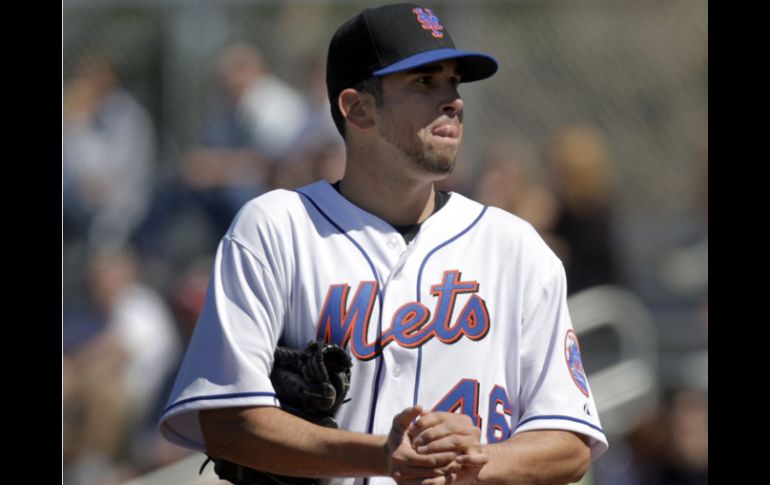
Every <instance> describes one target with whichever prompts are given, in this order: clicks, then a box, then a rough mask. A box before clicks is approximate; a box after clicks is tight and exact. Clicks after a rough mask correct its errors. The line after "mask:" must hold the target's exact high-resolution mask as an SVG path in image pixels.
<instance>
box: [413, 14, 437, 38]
mask: <svg viewBox="0 0 770 485" xmlns="http://www.w3.org/2000/svg"><path fill="white" fill-rule="evenodd" d="M412 13H414V14H415V15H417V20H419V21H420V25H422V28H423V29H425V30H430V33H431V34H432V35H433V37H436V38H437V39H440V38H442V37H444V34H443V33H441V32H440V31H441V30H444V26H443V25H441V22H440V21H439V19H438V17H436V16H435V15H434V14H433V11H432V10H431V9H429V8H420V7H418V8H413V9H412Z"/></svg>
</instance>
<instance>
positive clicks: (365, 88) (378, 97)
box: [331, 77, 384, 139]
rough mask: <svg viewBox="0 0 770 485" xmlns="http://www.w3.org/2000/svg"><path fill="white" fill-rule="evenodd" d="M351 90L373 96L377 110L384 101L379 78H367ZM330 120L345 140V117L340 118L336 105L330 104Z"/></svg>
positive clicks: (340, 113)
mask: <svg viewBox="0 0 770 485" xmlns="http://www.w3.org/2000/svg"><path fill="white" fill-rule="evenodd" d="M353 89H355V90H356V91H359V92H362V93H369V94H371V95H373V96H374V101H375V103H376V105H377V107H378V108H381V107H382V104H383V101H384V95H383V90H382V78H381V77H369V78H366V79H364V80H363V81H361V82H360V83H358V84H356V85H355V86H353ZM331 110H332V119H333V120H334V124H335V125H336V126H337V131H339V132H340V135H342V138H343V139H345V117H344V116H342V112H340V109H339V107H338V105H337V103H332V105H331Z"/></svg>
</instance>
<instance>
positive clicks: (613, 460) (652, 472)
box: [593, 387, 708, 485]
mask: <svg viewBox="0 0 770 485" xmlns="http://www.w3.org/2000/svg"><path fill="white" fill-rule="evenodd" d="M611 443H612V446H610V450H611V451H608V452H607V454H606V455H605V456H604V457H603V458H602V460H600V461H598V462H596V463H595V464H594V465H593V485H707V484H708V395H707V393H705V392H703V391H701V390H694V389H690V388H686V387H683V388H677V389H673V390H671V391H670V392H669V393H668V396H667V397H666V398H665V399H663V401H662V402H661V403H660V405H659V407H658V408H657V410H655V411H654V412H652V413H650V414H649V415H648V416H646V417H645V418H644V419H642V420H641V421H640V422H639V424H638V425H637V426H636V427H635V428H634V429H633V430H632V431H631V432H629V433H627V434H626V435H625V436H622V437H620V436H619V437H617V438H614V439H611Z"/></svg>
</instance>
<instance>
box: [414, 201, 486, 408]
mask: <svg viewBox="0 0 770 485" xmlns="http://www.w3.org/2000/svg"><path fill="white" fill-rule="evenodd" d="M486 211H487V206H484V208H483V209H481V212H480V213H479V215H478V216H477V217H476V219H475V220H474V221H473V222H471V223H470V225H469V226H468V227H466V228H465V229H463V230H462V231H461V232H460V233H458V234H457V235H455V236H454V237H452V238H450V239H448V240H446V241H444V242H443V243H441V244H439V245H438V246H436V247H435V248H433V249H431V250H430V252H429V253H428V254H427V255H425V259H423V260H422V264H420V271H418V272H417V301H418V302H420V303H422V302H421V301H420V285H421V283H422V271H423V270H424V269H425V265H426V264H427V263H428V259H430V257H431V256H433V254H434V253H435V252H436V251H438V250H439V249H441V248H443V247H444V246H446V245H448V244H451V243H452V242H454V241H456V240H457V239H459V238H460V237H462V235H463V234H465V233H467V232H468V231H470V230H471V228H472V227H473V226H475V225H476V224H477V223H478V222H479V221H480V220H481V218H482V217H483V216H484V213H485V212H486ZM421 369H422V345H421V346H419V347H418V348H417V371H416V372H415V374H416V375H415V380H414V397H413V398H412V404H413V405H415V404H417V396H418V394H419V391H420V370H421Z"/></svg>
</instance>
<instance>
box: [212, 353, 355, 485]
mask: <svg viewBox="0 0 770 485" xmlns="http://www.w3.org/2000/svg"><path fill="white" fill-rule="evenodd" d="M352 365H353V361H352V360H351V358H350V354H348V352H347V351H346V350H345V349H343V348H342V347H340V346H338V345H334V344H326V343H324V342H322V341H315V342H310V343H308V344H307V346H306V347H305V348H304V349H303V350H300V349H290V348H287V347H280V346H279V347H278V348H276V349H275V361H274V363H273V370H272V371H271V372H270V381H271V382H272V383H273V388H274V389H275V392H276V396H277V397H278V400H279V401H280V402H281V409H283V410H285V411H287V412H289V413H291V414H294V415H295V416H298V417H300V418H303V419H305V420H307V421H310V422H313V423H316V424H318V425H320V426H326V427H328V428H337V427H338V426H337V421H336V420H335V419H334V413H335V412H336V411H337V409H338V408H339V407H340V406H341V405H342V403H343V402H345V401H344V399H345V395H346V394H347V392H348V389H349V388H350V368H351V367H352ZM209 460H210V461H213V462H214V471H215V472H216V474H217V475H218V476H219V478H221V479H222V480H227V481H229V482H230V483H235V484H236V485H315V484H317V483H318V479H317V478H299V477H287V476H282V475H275V474H272V473H267V472H262V471H258V470H254V469H253V468H248V467H245V466H243V465H238V464H236V463H233V462H230V461H227V460H220V459H218V458H215V457H212V456H209V457H208V459H207V460H206V461H205V462H203V466H201V469H200V473H202V472H203V468H204V467H205V466H206V464H207V463H208V462H209Z"/></svg>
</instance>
